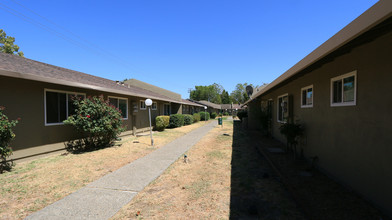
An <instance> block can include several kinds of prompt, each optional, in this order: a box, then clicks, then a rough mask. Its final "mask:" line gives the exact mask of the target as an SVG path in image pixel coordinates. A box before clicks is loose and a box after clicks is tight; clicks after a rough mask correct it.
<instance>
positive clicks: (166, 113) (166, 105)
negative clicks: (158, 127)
mask: <svg viewBox="0 0 392 220" xmlns="http://www.w3.org/2000/svg"><path fill="white" fill-rule="evenodd" d="M163 114H164V115H170V104H165V105H164V109H163Z"/></svg>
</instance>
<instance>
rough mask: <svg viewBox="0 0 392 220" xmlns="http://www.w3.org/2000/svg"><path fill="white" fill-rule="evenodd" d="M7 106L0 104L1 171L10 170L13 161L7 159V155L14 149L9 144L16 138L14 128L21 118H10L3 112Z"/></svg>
mask: <svg viewBox="0 0 392 220" xmlns="http://www.w3.org/2000/svg"><path fill="white" fill-rule="evenodd" d="M4 109H5V108H4V107H3V106H0V173H3V172H4V170H10V169H11V167H12V165H13V163H12V162H8V161H7V157H9V156H11V155H12V149H11V147H10V146H9V144H10V142H11V141H12V139H14V138H15V134H14V132H13V131H12V128H13V127H15V126H16V124H17V123H18V121H19V120H20V119H19V118H18V120H13V121H10V120H8V117H7V116H6V115H5V114H4V113H3V110H4Z"/></svg>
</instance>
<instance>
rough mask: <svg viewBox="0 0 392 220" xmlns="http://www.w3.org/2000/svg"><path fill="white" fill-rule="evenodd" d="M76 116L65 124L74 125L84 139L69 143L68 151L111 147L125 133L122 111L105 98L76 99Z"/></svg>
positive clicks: (70, 117) (71, 117) (72, 116)
mask: <svg viewBox="0 0 392 220" xmlns="http://www.w3.org/2000/svg"><path fill="white" fill-rule="evenodd" d="M74 105H75V106H76V114H74V115H71V116H69V117H68V119H67V120H65V121H64V124H67V125H72V126H73V127H75V129H76V131H78V132H79V133H81V134H82V135H83V138H81V139H79V140H76V141H70V142H68V143H67V150H68V151H71V152H76V153H78V152H83V151H89V150H95V149H99V148H104V147H108V146H111V145H112V144H113V142H114V140H115V139H116V138H117V137H118V135H119V134H120V133H121V132H122V131H124V130H125V129H124V127H123V126H122V125H123V123H122V115H121V111H120V110H119V109H117V108H115V107H114V106H113V105H110V104H109V100H104V98H103V96H100V97H96V96H94V97H88V98H87V99H83V100H82V99H77V98H75V99H74Z"/></svg>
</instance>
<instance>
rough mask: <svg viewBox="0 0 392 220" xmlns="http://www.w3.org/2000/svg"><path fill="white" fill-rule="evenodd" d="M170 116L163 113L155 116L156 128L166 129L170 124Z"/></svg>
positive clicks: (159, 129) (158, 129)
mask: <svg viewBox="0 0 392 220" xmlns="http://www.w3.org/2000/svg"><path fill="white" fill-rule="evenodd" d="M169 122H170V116H167V115H161V116H157V117H156V118H155V130H157V131H164V130H165V128H167V127H168V126H169Z"/></svg>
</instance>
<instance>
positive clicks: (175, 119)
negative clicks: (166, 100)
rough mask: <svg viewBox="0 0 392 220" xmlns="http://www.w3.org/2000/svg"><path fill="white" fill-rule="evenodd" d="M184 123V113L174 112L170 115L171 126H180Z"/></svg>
mask: <svg viewBox="0 0 392 220" xmlns="http://www.w3.org/2000/svg"><path fill="white" fill-rule="evenodd" d="M183 125H184V115H181V114H174V115H170V121H169V127H171V128H178V127H181V126H183Z"/></svg>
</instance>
